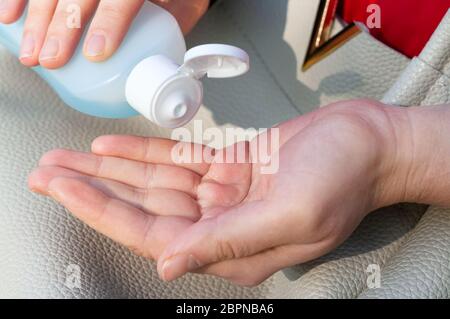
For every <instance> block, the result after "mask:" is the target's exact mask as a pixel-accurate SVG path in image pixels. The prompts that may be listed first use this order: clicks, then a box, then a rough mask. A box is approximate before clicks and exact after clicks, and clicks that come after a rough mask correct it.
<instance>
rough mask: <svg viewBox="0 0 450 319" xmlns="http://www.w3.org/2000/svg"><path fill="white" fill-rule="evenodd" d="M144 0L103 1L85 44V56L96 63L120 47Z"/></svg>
mask: <svg viewBox="0 0 450 319" xmlns="http://www.w3.org/2000/svg"><path fill="white" fill-rule="evenodd" d="M143 3H144V0H127V1H117V0H101V1H100V4H99V6H98V9H97V12H96V14H95V17H94V19H93V20H92V23H91V26H90V28H89V32H88V34H87V37H86V41H85V43H84V54H85V56H86V57H87V58H88V59H89V60H91V61H95V62H99V61H104V60H106V59H107V58H109V57H110V56H111V55H112V54H113V53H114V52H115V51H116V50H117V48H118V47H119V45H120V43H121V42H122V40H123V38H124V37H125V35H126V33H127V31H128V28H129V27H130V25H131V23H132V21H133V19H134V18H135V16H136V14H137V13H138V11H139V9H140V8H141V6H142V4H143Z"/></svg>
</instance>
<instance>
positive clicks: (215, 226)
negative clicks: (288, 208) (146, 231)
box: [158, 201, 292, 281]
mask: <svg viewBox="0 0 450 319" xmlns="http://www.w3.org/2000/svg"><path fill="white" fill-rule="evenodd" d="M271 206H272V205H270V204H268V203H267V202H265V201H257V202H250V203H244V204H243V205H240V206H239V207H236V208H233V209H232V210H228V211H225V212H224V213H222V214H219V215H215V216H214V217H211V218H206V219H202V220H200V221H199V222H197V223H196V224H194V225H192V226H191V227H190V228H188V229H187V230H186V231H184V232H183V233H182V234H181V235H180V236H178V237H177V238H176V239H175V240H174V242H172V243H171V244H169V246H168V247H167V248H166V249H165V251H164V252H163V253H162V254H161V256H160V258H159V260H158V272H159V274H160V276H161V278H162V279H163V280H165V281H171V280H174V279H177V278H179V277H181V276H183V275H184V274H186V273H187V272H193V271H195V270H197V269H199V268H201V267H204V266H206V265H209V264H212V263H217V262H220V261H224V260H230V259H238V258H243V257H247V256H252V255H254V254H257V253H259V252H261V251H264V250H267V249H269V248H272V247H275V246H279V245H282V244H284V243H287V242H289V241H290V238H289V236H292V234H289V232H286V231H283V229H286V228H285V227H286V226H287V225H289V224H292V223H289V222H288V221H287V220H286V219H287V218H284V220H283V218H280V214H277V212H276V211H273V209H272V208H271Z"/></svg>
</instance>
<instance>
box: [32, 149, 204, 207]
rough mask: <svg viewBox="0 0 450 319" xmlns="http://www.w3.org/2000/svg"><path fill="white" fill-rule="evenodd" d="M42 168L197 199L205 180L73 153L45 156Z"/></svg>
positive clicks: (141, 164) (177, 169)
mask: <svg viewBox="0 0 450 319" xmlns="http://www.w3.org/2000/svg"><path fill="white" fill-rule="evenodd" d="M39 164H40V165H41V166H60V167H65V168H68V169H71V170H75V171H79V172H81V173H84V174H88V175H91V176H97V177H102V178H107V179H112V180H115V181H118V182H121V183H125V184H128V185H131V186H134V187H138V188H142V189H156V188H164V189H173V190H178V191H181V192H185V193H186V194H189V195H190V196H192V197H194V198H195V197H196V196H197V187H198V185H199V183H200V180H201V177H200V176H199V175H198V174H196V173H194V172H192V171H190V170H187V169H184V168H181V167H176V166H169V165H163V164H152V163H144V162H138V161H132V160H127V159H123V158H117V157H109V156H99V155H95V154H88V153H82V152H75V151H69V150H54V151H51V152H48V153H47V154H45V155H44V156H43V157H42V158H41V160H40V162H39Z"/></svg>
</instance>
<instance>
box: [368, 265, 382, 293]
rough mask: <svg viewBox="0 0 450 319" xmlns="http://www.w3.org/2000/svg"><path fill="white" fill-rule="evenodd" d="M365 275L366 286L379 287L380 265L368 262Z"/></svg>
mask: <svg viewBox="0 0 450 319" xmlns="http://www.w3.org/2000/svg"><path fill="white" fill-rule="evenodd" d="M366 273H368V274H369V275H368V276H367V281H366V283H367V288H369V289H377V288H380V287H381V267H380V265H378V264H370V265H369V266H367V268H366Z"/></svg>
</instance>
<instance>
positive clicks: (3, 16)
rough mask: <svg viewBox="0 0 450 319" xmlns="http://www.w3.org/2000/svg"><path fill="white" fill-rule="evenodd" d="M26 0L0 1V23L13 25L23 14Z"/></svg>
mask: <svg viewBox="0 0 450 319" xmlns="http://www.w3.org/2000/svg"><path fill="white" fill-rule="evenodd" d="M25 5H26V0H0V23H5V24H9V23H13V22H15V21H17V20H18V19H19V18H20V17H21V16H22V13H23V10H24V8H25Z"/></svg>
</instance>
